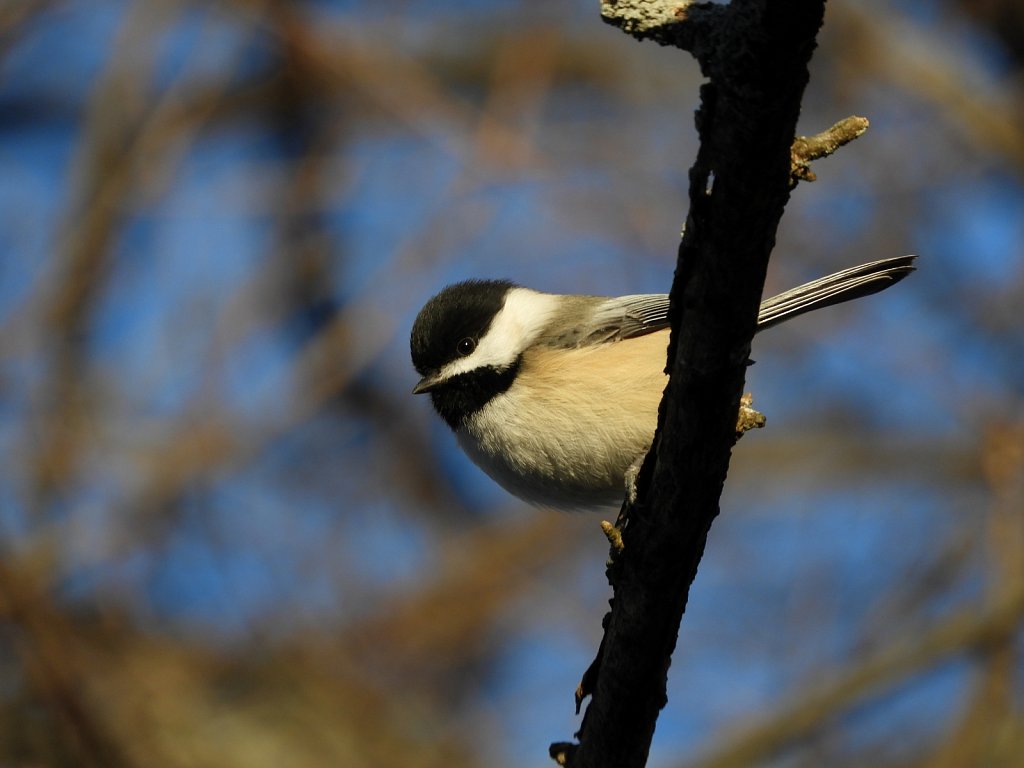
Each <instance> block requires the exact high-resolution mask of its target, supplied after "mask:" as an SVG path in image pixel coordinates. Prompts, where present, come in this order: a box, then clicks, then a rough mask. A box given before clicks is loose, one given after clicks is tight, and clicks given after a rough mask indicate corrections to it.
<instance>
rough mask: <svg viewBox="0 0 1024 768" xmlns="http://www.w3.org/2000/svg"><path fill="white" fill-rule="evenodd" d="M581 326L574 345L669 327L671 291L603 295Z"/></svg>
mask: <svg viewBox="0 0 1024 768" xmlns="http://www.w3.org/2000/svg"><path fill="white" fill-rule="evenodd" d="M587 314H588V317H587V320H586V322H585V323H584V324H582V325H581V326H579V327H578V338H577V339H576V340H575V341H576V343H575V344H574V346H586V345H589V344H603V343H605V342H609V341H622V340H623V339H632V338H635V337H637V336H644V335H645V334H648V333H653V332H654V331H660V330H662V329H663V328H668V294H667V293H645V294H636V295H632V296H617V297H615V298H611V299H602V300H601V302H600V303H599V304H597V305H596V306H594V307H593V309H592V312H588V313H587Z"/></svg>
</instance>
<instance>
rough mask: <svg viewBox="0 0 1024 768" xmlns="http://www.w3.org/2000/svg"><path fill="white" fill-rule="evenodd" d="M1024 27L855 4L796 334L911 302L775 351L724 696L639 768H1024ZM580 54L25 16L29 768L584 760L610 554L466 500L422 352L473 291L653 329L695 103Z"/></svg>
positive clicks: (2, 82)
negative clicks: (784, 720) (446, 307)
mask: <svg viewBox="0 0 1024 768" xmlns="http://www.w3.org/2000/svg"><path fill="white" fill-rule="evenodd" d="M1015 8H1016V5H1015V4H1014V3H1013V2H1011V0H986V2H976V1H973V0H971V1H968V0H946V1H941V0H933V1H932V2H923V3H909V2H905V3H886V4H883V3H880V2H873V3H871V4H870V5H868V6H865V5H864V4H863V3H858V4H855V3H849V2H832V3H830V4H829V9H828V15H827V18H826V24H825V28H824V30H823V34H822V38H821V48H820V50H819V52H818V53H816V55H815V60H814V67H815V71H814V73H813V75H812V83H811V88H810V91H809V92H808V97H807V99H806V101H805V108H804V118H803V121H802V123H801V125H800V127H799V131H800V132H801V133H804V134H808V135H810V134H814V133H817V132H818V131H820V130H822V129H824V128H825V127H827V126H828V125H831V124H833V123H834V122H835V121H836V120H837V119H839V118H840V117H842V116H843V115H847V114H852V113H856V114H864V115H866V116H867V117H868V118H869V119H870V120H871V124H872V129H871V131H870V132H869V133H868V134H867V135H866V136H865V137H864V138H863V139H861V140H860V141H858V142H856V143H855V144H854V145H852V146H851V147H849V148H848V149H847V150H846V151H844V152H843V153H839V154H837V155H836V156H835V157H832V158H829V159H827V160H824V161H821V162H820V163H818V164H816V167H815V173H816V174H817V176H818V181H817V182H816V183H815V184H814V185H809V186H808V185H802V186H801V188H799V189H798V190H797V192H796V194H795V195H794V198H793V201H792V203H791V205H790V208H789V209H788V212H787V218H786V221H785V222H784V227H783V230H782V231H781V232H780V235H779V243H778V246H777V249H776V255H775V256H774V258H773V270H772V272H771V273H770V275H769V286H768V288H767V290H768V291H769V292H773V291H777V290H781V289H784V288H787V287H789V286H790V285H792V284H795V283H797V282H799V281H800V280H802V279H807V278H810V277H813V276H815V275H817V274H822V273H825V272H828V271H832V270H834V269H839V268H842V267H843V266H847V265H850V264H854V263H860V262H863V261H866V260H869V259H871V258H877V257H882V256H889V255H895V254H898V253H904V252H920V253H922V254H923V257H922V265H921V269H920V270H919V271H918V273H916V274H915V275H914V277H913V279H912V280H908V281H907V282H906V283H905V286H904V285H901V286H900V290H899V291H891V292H887V293H886V294H884V295H881V296H878V297H873V298H872V299H870V300H867V301H865V302H858V306H851V307H847V308H838V309H836V310H834V311H832V312H830V313H828V314H827V315H826V314H822V315H821V316H820V318H819V319H818V320H817V321H816V322H814V323H806V322H805V323H794V324H792V326H791V327H790V328H788V329H785V330H779V331H774V332H773V333H772V334H765V338H763V339H761V338H759V339H758V340H757V346H756V347H755V349H754V357H755V358H756V359H757V360H758V364H757V365H756V366H754V367H753V368H752V369H751V371H750V376H749V379H748V383H749V386H750V388H751V389H753V391H754V394H755V397H756V401H757V403H758V404H759V408H760V409H761V410H763V411H764V412H765V413H766V415H767V417H768V428H767V429H765V430H761V431H759V432H758V433H756V434H752V435H750V436H748V438H747V439H745V440H743V441H742V443H741V444H740V445H739V446H738V448H737V450H736V452H735V457H734V460H733V465H732V472H731V474H730V488H729V493H728V495H727V497H726V499H725V501H724V505H723V514H722V516H721V517H720V519H719V522H718V523H716V530H715V532H714V536H713V537H712V540H711V541H710V543H709V547H708V551H707V553H706V555H705V561H704V564H703V566H702V571H701V574H700V576H699V577H698V580H697V582H696V584H695V586H694V589H693V592H692V596H691V605H690V608H689V609H688V614H689V618H690V621H689V623H688V626H687V627H686V629H685V631H684V633H683V636H682V638H681V640H680V650H679V652H678V653H677V656H676V658H675V660H674V665H673V670H672V674H673V675H679V676H680V677H679V679H680V680H695V679H697V680H701V679H705V678H703V677H702V676H707V679H709V684H708V685H702V686H700V687H699V688H698V689H699V690H703V691H704V692H705V693H704V694H703V695H700V696H698V695H696V690H698V689H694V690H692V691H687V690H685V686H673V689H674V690H675V689H680V690H682V691H683V692H682V693H681V695H680V696H679V697H678V698H674V699H673V701H672V702H671V703H670V707H669V709H668V710H667V711H666V712H665V713H664V714H663V716H662V718H661V720H660V725H659V730H658V733H657V735H656V738H655V746H654V751H653V752H652V758H651V764H652V765H662V766H670V765H679V764H684V763H685V764H692V763H693V762H694V761H697V764H704V763H706V762H713V761H714V760H719V759H725V757H723V756H728V755H730V754H731V755H736V754H740V755H745V757H744V758H743V759H744V760H745V761H746V763H745V764H763V765H776V764H786V765H814V766H817V765H835V766H842V765H865V764H870V765H878V766H890V765H891V766H897V765H898V766H959V765H971V764H981V763H985V764H988V765H993V766H1000V765H1006V766H1011V765H1018V764H1019V763H1020V762H1021V759H1022V754H1024V738H1022V734H1024V728H1022V718H1021V694H1022V686H1021V680H1022V679H1024V677H1022V674H1021V671H1022V670H1021V658H1020V655H1021V647H1022V646H1021V631H1020V626H1021V621H1020V615H1019V610H1017V609H1016V608H1014V606H1017V607H1018V608H1019V599H1020V597H1019V595H1020V588H1021V584H1022V582H1024V578H1022V576H1024V573H1022V568H1024V565H1022V561H1024V557H1022V553H1021V549H1020V548H1021V547H1022V546H1024V531H1022V530H1021V525H1022V520H1021V514H1020V510H1021V509H1024V498H1022V494H1024V491H1022V482H1024V480H1022V478H1024V467H1022V461H1021V455H1022V452H1024V431H1022V428H1021V425H1020V419H1019V413H1020V407H1021V393H1022V392H1024V363H1022V361H1024V334H1021V332H1020V331H1021V329H1020V312H1019V307H1020V306H1021V302H1022V300H1024V268H1022V264H1024V259H1022V258H1021V257H1022V255H1024V254H1022V245H1021V243H1024V231H1022V228H1024V185H1022V173H1021V167H1022V162H1021V158H1022V157H1024V154H1022V151H1021V148H1022V147H1024V132H1022V129H1021V125H1022V114H1024V109H1022V103H1024V102H1022V92H1024V79H1022V78H1021V71H1022V63H1021V46H1020V45H1019V41H1020V40H1021V39H1024V35H1022V34H1021V29H1022V27H1021V16H1020V14H1019V13H1018V12H1017V11H1015ZM597 10H598V9H597V7H596V5H594V4H592V3H552V4H545V5H544V8H543V9H539V8H538V7H537V6H534V5H527V4H522V3H479V4H475V5H473V4H470V5H467V4H460V3H452V4H447V3H432V4H428V5H422V4H417V3H408V2H388V3H358V2H357V3H346V4H336V3H331V2H309V3H306V2H302V3H284V2H280V0H266V1H265V2H255V1H251V0H221V1H220V2H215V3H201V2H184V1H178V0H161V1H160V2H148V3H108V2H104V3H99V4H96V3H85V2H81V1H80V0H47V1H45V2H18V3H7V4H3V5H0V135H2V139H3V140H2V141H0V147H2V149H0V169H2V172H0V202H2V204H0V253H2V254H3V258H0V452H2V453H0V466H2V473H3V474H2V477H0V682H2V685H0V764H3V765H5V766H6V765H11V766H18V767H21V766H24V767H26V768H27V767H28V766H40V765H45V766H89V765H96V766H101V765H102V766H133V765H145V766H147V768H148V767H150V766H152V767H153V768H160V766H178V765H181V766H186V765H187V766H218V768H220V767H223V766H246V768H248V767H249V766H260V765H268V766H269V765H275V766H277V765H282V764H287V765H294V766H300V767H301V766H323V765H359V766H433V765H438V766H440V765H445V766H460V765H466V766H469V765H482V764H487V765H522V764H528V763H536V762H540V761H543V760H545V759H546V758H545V755H544V752H545V749H546V745H547V744H548V743H549V742H550V741H551V740H553V739H557V738H562V737H564V735H565V734H566V733H569V732H572V731H573V730H574V729H575V728H576V727H578V720H577V719H576V718H575V715H574V711H573V700H572V692H573V690H574V688H575V685H576V682H577V679H578V675H579V672H580V671H581V670H582V669H583V668H584V667H585V665H586V663H587V661H588V660H589V659H588V656H589V654H590V653H591V652H592V649H593V647H594V644H595V642H596V639H597V637H598V633H599V631H600V626H599V621H600V616H601V615H602V614H603V613H604V610H605V606H606V600H607V597H608V595H607V592H606V584H605V581H604V577H603V566H604V560H605V557H606V544H603V543H602V542H603V537H602V535H601V532H600V530H599V528H598V521H597V520H596V519H591V518H589V517H586V516H563V515H554V514H551V513H548V512H544V511H532V510H524V509H522V508H521V507H520V506H519V505H517V504H516V503H515V502H514V501H513V500H512V499H510V498H509V497H506V496H504V495H503V494H502V492H500V491H499V490H497V489H496V488H494V487H493V485H492V484H490V483H489V481H487V480H486V479H485V478H483V477H482V476H481V475H480V474H479V473H478V472H477V471H476V470H475V469H474V468H472V467H471V466H469V465H467V463H466V462H465V460H464V459H463V458H462V457H461V455H460V454H459V453H458V452H457V450H456V449H455V447H454V445H453V441H452V440H451V438H450V435H448V434H447V432H446V431H445V428H444V427H443V425H439V424H437V423H435V422H434V421H433V420H432V418H431V415H430V413H429V412H428V408H427V407H426V404H424V403H421V402H419V401H416V400H414V399H413V398H411V397H409V396H408V392H409V390H410V388H411V386H412V384H413V383H414V378H415V376H414V374H413V372H412V370H411V367H410V364H409V361H408V351H407V343H406V342H407V334H408V329H409V326H410V324H411V321H412V318H413V317H414V315H415V312H416V311H417V310H418V309H419V306H420V305H421V303H422V302H423V301H424V300H425V299H426V298H427V297H428V296H430V295H431V294H433V293H434V292H435V291H436V290H437V289H438V288H440V287H441V286H442V285H443V284H444V283H446V282H450V281H452V280H455V279H461V278H465V277H471V276H505V277H511V278H513V279H516V280H518V281H520V282H523V283H524V284H528V285H532V286H535V287H537V288H540V289H544V290H553V291H571V292H591V293H598V294H601V293H607V294H613V293H618V294H626V293H639V292H644V291H664V290H666V289H667V286H668V285H669V283H670V280H671V268H672V266H671V265H672V258H673V254H674V253H675V248H676V244H677V242H678V234H679V227H680V223H681V222H680V221H679V211H680V210H683V202H682V201H683V197H684V194H685V189H686V178H685V168H684V167H682V166H678V167H677V165H676V163H675V161H672V162H668V161H667V160H666V158H669V157H671V158H678V157H687V156H692V155H693V153H694V151H695V146H694V140H695V133H694V132H693V131H692V130H688V128H687V125H686V120H685V119H681V111H680V106H679V105H681V104H683V105H685V104H687V103H691V104H693V106H694V107H695V106H696V92H697V87H698V85H699V83H700V77H699V73H698V72H697V71H696V67H695V66H694V67H692V68H691V69H690V70H683V71H680V69H679V66H678V61H677V60H676V59H675V58H674V57H672V55H671V52H668V51H663V50H661V49H659V48H657V47H656V46H653V45H644V46H638V45H636V44H634V43H632V42H631V41H629V40H627V39H626V38H625V36H623V35H621V34H620V33H617V32H616V31H615V30H611V29H608V28H606V27H605V25H603V24H602V23H601V21H600V20H599V18H598V12H597ZM620 38H622V39H620ZM685 109H686V108H685V107H684V110H685ZM682 114H683V117H684V118H685V112H684V113H682ZM904 288H905V289H904ZM812 510H813V514H811V511H812ZM766 541H769V542H770V546H765V545H764V542H766ZM769 552H775V553H781V555H780V556H779V557H769V556H768V553H769ZM752 585H753V586H752ZM1007 606H1009V608H1007ZM724 615H727V616H729V617H731V618H730V619H729V621H728V622H727V623H723V621H722V618H721V617H722V616H724ZM993 617H999V618H998V620H997V619H996V618H993ZM990 621H995V622H996V624H997V625H998V626H997V628H998V631H994V630H993V629H992V625H990V624H986V622H990ZM948 627H960V628H961V630H960V631H958V632H954V631H953V630H943V628H948ZM971 627H973V629H970V628H971ZM985 627H988V629H985ZM943 631H945V632H946V634H943V635H942V637H944V638H945V641H944V643H943V644H941V648H940V650H939V651H935V650H934V649H935V648H936V647H938V646H934V645H929V642H930V638H933V637H934V633H941V632H943ZM927 648H932V651H931V652H926V650H927ZM893 654H897V656H898V658H899V659H903V661H901V662H899V663H888V664H883V663H881V662H880V661H879V660H885V659H890V660H891V659H892V658H894V656H893ZM900 654H902V655H900ZM868 673H870V674H868ZM865 675H867V677H865ZM822 680H829V681H832V683H831V684H830V685H829V686H825V685H824V684H823V683H822V682H821V681H822ZM858 680H860V681H865V680H866V681H867V682H862V683H858V684H856V685H855V684H854V682H855V681H858ZM851 681H854V682H851ZM670 685H672V683H671V682H670ZM708 691H711V692H712V693H710V694H708V693H707V692H708ZM830 691H831V694H829V692H830ZM844 692H845V693H844ZM826 694H829V696H830V697H829V699H828V701H829V703H828V706H822V707H820V709H818V710H817V711H816V713H815V714H814V716H813V717H811V718H810V719H808V720H807V721H805V722H803V724H802V726H801V727H800V728H790V729H789V730H786V731H784V732H780V731H779V730H778V729H779V728H781V727H783V726H782V725H781V724H780V718H779V716H780V714H781V713H787V712H793V711H797V712H799V711H809V710H808V707H810V706H811V705H812V704H813V703H814V702H818V703H820V702H821V701H822V699H821V697H822V696H824V695H826ZM786 727H787V728H789V726H786ZM772 729H775V730H774V731H773V730H772ZM759 733H762V734H764V733H771V734H773V735H771V738H769V739H768V740H762V741H757V739H756V738H755V737H756V735H757V734H759ZM744 750H747V751H744Z"/></svg>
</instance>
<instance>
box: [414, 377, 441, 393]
mask: <svg viewBox="0 0 1024 768" xmlns="http://www.w3.org/2000/svg"><path fill="white" fill-rule="evenodd" d="M440 383H441V380H440V379H439V378H438V377H437V376H424V377H423V378H422V379H420V380H419V382H417V384H416V386H415V387H413V388H412V393H413V394H414V395H422V394H424V393H426V392H429V391H430V390H432V389H433V388H434V387H436V386H437V385H438V384H440Z"/></svg>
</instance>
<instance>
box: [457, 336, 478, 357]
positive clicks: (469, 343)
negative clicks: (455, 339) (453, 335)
mask: <svg viewBox="0 0 1024 768" xmlns="http://www.w3.org/2000/svg"><path fill="white" fill-rule="evenodd" d="M474 349H476V339H473V338H470V337H469V336H467V337H466V338H464V339H463V340H462V341H460V342H459V343H458V344H456V345H455V350H456V351H457V352H458V353H459V354H460V355H462V356H463V357H468V356H469V355H471V354H473V350H474Z"/></svg>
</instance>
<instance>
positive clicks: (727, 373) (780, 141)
mask: <svg viewBox="0 0 1024 768" xmlns="http://www.w3.org/2000/svg"><path fill="white" fill-rule="evenodd" d="M823 14H824V0H733V2H731V3H730V4H729V5H725V6H721V5H710V4H699V3H686V2H682V3H680V2H676V3H674V4H667V3H662V2H659V1H658V0H634V1H633V2H626V1H625V0H620V2H605V3H604V4H603V6H602V15H603V16H604V17H605V19H606V20H607V21H609V22H610V23H613V24H616V25H618V26H620V27H622V28H623V29H624V30H625V31H627V32H629V33H631V34H633V35H634V36H637V37H639V38H641V39H643V38H649V39H654V40H656V41H658V42H660V43H662V44H666V45H676V46H678V47H682V48H685V49H687V50H690V51H692V52H693V54H694V55H695V56H696V57H697V59H698V61H699V62H700V64H701V69H702V71H703V72H704V74H705V75H706V76H707V77H708V78H709V81H708V82H707V83H706V84H705V85H703V86H702V88H701V106H700V109H699V111H698V113H697V117H696V122H697V129H698V132H699V134H700V149H699V151H698V155H697V160H696V163H695V164H694V165H693V167H692V168H691V169H690V212H689V216H688V217H687V221H686V229H685V232H684V234H683V239H682V242H681V243H680V246H679V254H678V261H677V265H676V273H675V278H674V280H673V284H672V291H671V311H670V316H671V320H672V334H671V341H670V343H669V351H668V368H669V371H670V373H671V377H670V379H669V384H668V387H667V388H666V391H665V397H664V399H663V401H662V405H661V410H660V414H659V426H658V431H657V434H656V435H655V439H654V444H653V446H652V448H651V452H650V454H649V455H648V456H647V458H646V460H645V462H644V464H643V468H642V469H641V471H640V474H639V476H638V479H637V483H636V491H637V494H636V500H635V502H634V503H632V504H627V505H626V506H624V509H623V512H622V514H621V515H620V518H619V522H618V524H617V525H616V526H615V527H616V528H617V529H618V534H617V535H614V534H613V535H610V537H609V538H610V539H612V540H613V547H612V562H611V563H610V565H609V569H608V574H609V581H610V582H611V584H612V587H613V592H614V597H613V599H612V609H611V611H610V612H609V614H608V615H607V616H606V617H605V621H604V626H605V635H604V638H603V640H602V642H601V647H600V649H599V650H598V656H597V658H596V659H595V661H594V664H592V665H591V667H590V669H588V670H587V673H586V674H585V675H584V679H583V682H582V683H581V687H580V690H579V692H578V698H582V697H585V696H587V695H592V697H593V698H592V700H591V702H590V705H589V707H588V708H587V711H586V714H585V715H584V717H583V723H582V725H581V727H580V730H579V732H578V733H577V738H578V740H579V743H578V744H555V745H552V748H551V754H552V757H554V758H555V760H556V761H557V762H559V763H561V764H568V765H572V766H577V767H580V766H586V768H594V767H595V766H614V767H615V768H631V767H634V766H642V765H644V763H645V762H646V759H647V753H648V750H649V748H650V743H651V738H652V736H653V734H654V727H655V723H656V721H657V717H658V713H659V711H660V710H661V708H662V707H663V706H664V705H665V702H666V700H667V699H666V696H667V694H666V677H667V672H668V668H669V665H670V663H671V656H672V652H673V650H674V649H675V645H676V637H677V634H678V630H679V623H680V620H681V618H682V614H683V611H684V610H685V607H686V601H687V595H688V591H689V586H690V584H691V582H692V581H693V578H694V576H695V575H696V571H697V565H698V563H699V562H700V558H701V556H702V554H703V552H704V544H705V541H706V539H707V534H708V530H709V529H710V526H711V523H712V521H713V520H714V518H715V517H716V516H717V514H718V504H719V497H720V495H721V491H722V488H723V484H724V482H725V476H726V473H727V470H728V466H729V459H730V455H731V451H732V446H733V444H734V443H735V441H736V437H737V411H738V409H739V407H740V395H741V393H742V391H743V383H744V373H745V370H746V366H747V361H748V357H749V353H750V343H751V339H752V338H753V335H754V329H755V325H756V320H757V310H758V304H759V302H760V299H761V292H762V289H763V287H764V278H765V272H766V270H767V266H768V257H769V254H770V253H771V250H772V247H773V245H774V243H775V232H776V228H777V226H778V223H779V219H780V218H781V216H782V211H783V208H784V207H785V204H786V202H787V200H788V198H789V192H790V188H791V178H792V168H793V165H792V163H793V156H792V155H791V147H792V144H793V137H794V134H795V131H796V121H797V117H798V115H799V112H800V100H801V97H802V95H803V91H804V87H805V86H806V84H807V80H808V72H807V63H808V61H809V60H810V57H811V53H812V51H813V50H814V47H815V36H816V34H817V31H818V29H819V27H820V26H821V22H822V18H823ZM606 533H607V531H606Z"/></svg>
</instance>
